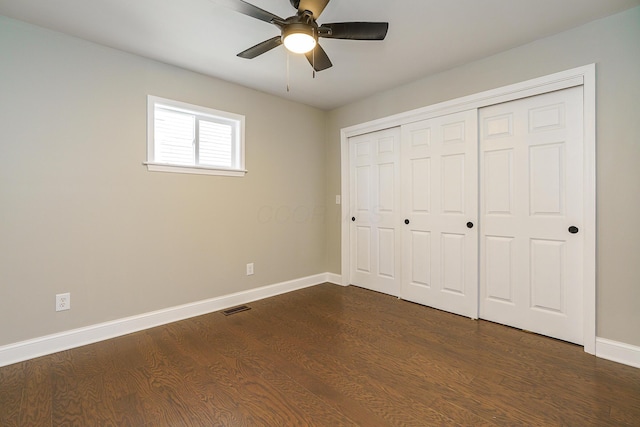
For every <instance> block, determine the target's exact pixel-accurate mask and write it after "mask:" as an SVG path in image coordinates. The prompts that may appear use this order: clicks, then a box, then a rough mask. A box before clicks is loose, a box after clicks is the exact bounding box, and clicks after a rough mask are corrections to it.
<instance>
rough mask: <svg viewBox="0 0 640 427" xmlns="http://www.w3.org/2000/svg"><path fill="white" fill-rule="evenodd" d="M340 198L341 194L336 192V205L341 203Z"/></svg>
mask: <svg viewBox="0 0 640 427" xmlns="http://www.w3.org/2000/svg"><path fill="white" fill-rule="evenodd" d="M340 199H341V197H340V195H339V194H336V205H339V204H340V202H341V200H340Z"/></svg>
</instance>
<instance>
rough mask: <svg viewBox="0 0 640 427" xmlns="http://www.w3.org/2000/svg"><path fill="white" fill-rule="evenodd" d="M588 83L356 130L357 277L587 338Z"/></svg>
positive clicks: (352, 223) (487, 315)
mask: <svg viewBox="0 0 640 427" xmlns="http://www.w3.org/2000/svg"><path fill="white" fill-rule="evenodd" d="M583 104H584V102H583V87H582V86H579V85H577V86H573V87H568V88H564V89H561V90H555V91H550V92H548V93H542V94H538V95H535V96H526V97H522V98H520V99H514V100H509V101H506V102H499V103H496V104H494V105H487V106H482V107H479V108H472V109H468V110H464V111H457V112H452V113H447V114H443V115H439V116H435V117H429V118H426V119H423V120H416V121H410V122H407V123H402V124H401V125H399V126H393V127H391V128H389V129H383V130H377V131H374V132H368V133H364V134H360V135H354V136H351V137H349V138H348V149H349V166H348V168H349V178H348V179H349V194H350V198H349V199H350V205H349V218H348V223H349V271H348V273H349V283H351V284H354V285H357V286H362V287H365V288H368V289H372V290H375V291H378V292H384V293H387V294H390V295H394V296H397V297H399V298H402V299H406V300H409V301H414V302H417V303H420V304H423V305H426V306H429V307H434V308H437V309H441V310H446V311H449V312H452V313H456V314H460V315H463V316H467V317H470V318H482V319H486V320H491V321H495V322H498V323H502V324H506V325H510V326H514V327H517V328H521V329H525V330H529V331H533V332H537V333H541V334H544V335H548V336H552V337H555V338H559V339H563V340H566V341H570V342H574V343H578V344H583V336H584V331H583V323H584V322H583V320H584V314H583V310H582V309H583V279H584V278H583V271H584V266H583V262H584V239H583V235H584V233H583V231H582V230H581V229H583V228H584V226H583V222H584V188H583V186H584V183H583V179H584V170H583V158H584V155H583V145H584V139H583V134H584V118H583V111H584V108H583Z"/></svg>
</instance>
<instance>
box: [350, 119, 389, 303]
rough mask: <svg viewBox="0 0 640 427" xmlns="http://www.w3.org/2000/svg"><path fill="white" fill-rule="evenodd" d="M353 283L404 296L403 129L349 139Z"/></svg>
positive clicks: (351, 273)
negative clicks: (402, 263) (402, 288)
mask: <svg viewBox="0 0 640 427" xmlns="http://www.w3.org/2000/svg"><path fill="white" fill-rule="evenodd" d="M349 149H350V159H351V167H350V170H351V179H350V180H351V194H354V195H355V197H354V199H353V200H352V205H351V213H352V218H353V221H351V227H350V239H351V242H352V243H351V254H350V256H351V272H350V276H351V277H350V283H352V284H354V285H358V286H362V287H364V288H367V289H372V290H375V291H378V292H384V293H387V294H390V295H395V296H398V295H399V294H400V264H399V260H400V255H399V254H400V237H401V236H400V233H399V231H398V226H399V223H400V197H401V196H400V169H399V161H400V130H399V129H398V128H395V129H389V130H383V131H379V132H373V133H369V134H365V135H359V136H356V137H353V138H349Z"/></svg>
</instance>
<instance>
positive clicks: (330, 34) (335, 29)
mask: <svg viewBox="0 0 640 427" xmlns="http://www.w3.org/2000/svg"><path fill="white" fill-rule="evenodd" d="M387 30H389V23H388V22H336V23H333V24H322V25H321V26H320V27H319V28H318V36H319V37H325V38H328V39H348V40H384V38H385V37H386V36H387Z"/></svg>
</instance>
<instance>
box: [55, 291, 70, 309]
mask: <svg viewBox="0 0 640 427" xmlns="http://www.w3.org/2000/svg"><path fill="white" fill-rule="evenodd" d="M70 309H71V294H70V293H69V292H67V293H65V294H56V311H64V310H70Z"/></svg>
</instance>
